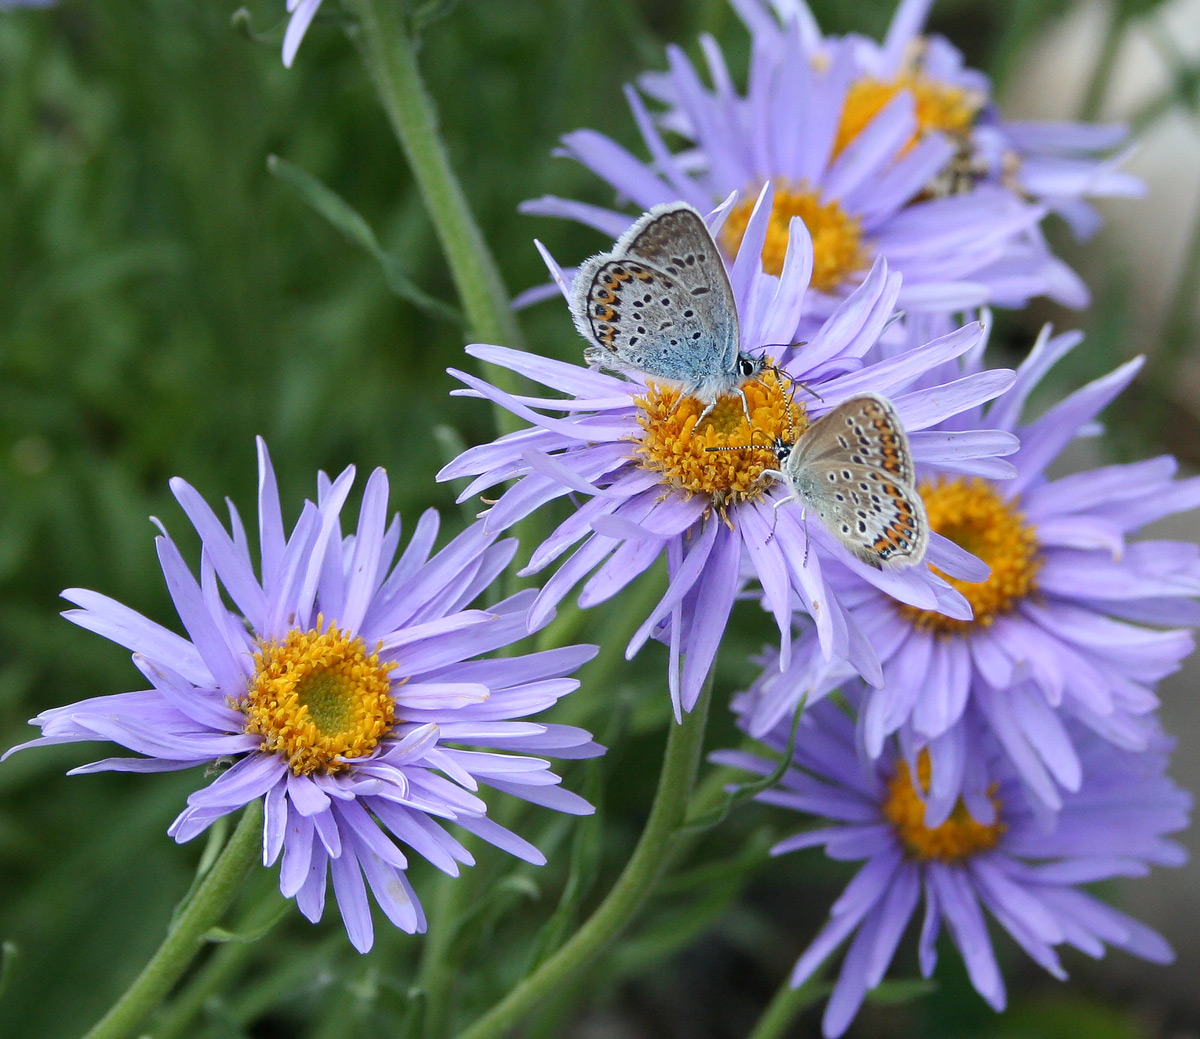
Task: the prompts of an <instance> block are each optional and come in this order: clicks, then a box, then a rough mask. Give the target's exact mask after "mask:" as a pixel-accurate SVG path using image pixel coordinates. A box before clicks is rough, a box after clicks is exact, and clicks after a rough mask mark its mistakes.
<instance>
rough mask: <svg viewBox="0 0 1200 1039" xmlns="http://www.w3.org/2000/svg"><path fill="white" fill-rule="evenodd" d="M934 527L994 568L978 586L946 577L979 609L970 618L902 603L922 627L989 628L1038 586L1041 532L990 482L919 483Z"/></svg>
mask: <svg viewBox="0 0 1200 1039" xmlns="http://www.w3.org/2000/svg"><path fill="white" fill-rule="evenodd" d="M920 492H921V498H922V499H923V500H924V502H925V511H926V512H927V513H928V515H929V527H930V529H931V530H935V531H937V532H938V533H939V534H941V535H942V536H943V537H946V538H949V539H950V540H951V541H953V542H954V543H955V544H956V545H958V546H959V547H961V548H965V549H966V550H967V551H968V552H970V553H971V554H972V555H975V556H978V557H979V558H980V559H982V560H983V561H984V562H985V563H987V565H988V566H990V567H991V569H992V572H991V574H990V575H989V576H988V578H987V580H986V581H980V582H978V583H977V584H976V583H971V582H969V581H962V580H960V579H958V578H956V577H949V576H947V575H946V574H942V573H941V571H940V570H938V569H937V567H934V571H935V572H936V573H938V574H940V575H941V576H942V577H945V578H946V580H947V581H949V582H950V584H952V585H953V586H954V587H955V588H957V589H958V590H959V591H960V592H962V594H963V595H964V596H965V597H966V599H967V601H968V602H969V603H970V604H971V608H972V609H973V610H974V611H975V616H974V617H973V618H972V619H971V620H968V621H960V620H954V619H953V618H951V617H946V616H944V615H943V614H940V613H935V612H934V611H932V610H918V609H916V608H915V607H912V606H901V607H899V609H900V613H901V615H902V616H904V617H905V618H907V619H909V620H911V621H912V622H913V623H915V624H916V625H917V626H918V627H921V628H925V629H926V630H929V631H935V632H941V633H945V634H949V633H956V632H969V631H970V630H971V629H972V628H975V627H980V626H982V627H987V626H988V625H990V624H991V623H992V622H993V621H994V620H995V619H996V618H997V617H1000V616H1003V615H1004V614H1006V613H1008V612H1009V611H1010V610H1012V609H1013V608H1014V607H1015V606H1016V604H1017V603H1018V602H1019V601H1020V600H1021V599H1023V598H1025V597H1026V596H1029V595H1032V594H1033V592H1034V591H1035V589H1036V587H1037V571H1038V567H1039V566H1040V563H1041V560H1040V557H1039V555H1038V541H1037V533H1036V531H1035V530H1034V528H1033V527H1032V526H1030V525H1029V524H1027V523H1026V522H1025V517H1024V516H1023V515H1022V514H1021V513H1020V512H1019V511H1018V509H1017V507H1016V505H1015V503H1014V502H1011V501H1006V500H1005V499H1004V498H1002V497H1001V496H1000V495H999V494H998V493H997V492H996V489H995V488H994V487H993V486H992V485H991V484H990V483H988V482H987V481H985V480H980V479H978V478H974V479H967V478H965V477H959V478H956V479H952V480H946V479H943V480H939V481H937V482H936V483H923V484H922V485H921V487H920Z"/></svg>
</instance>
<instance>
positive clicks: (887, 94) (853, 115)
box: [833, 69, 984, 156]
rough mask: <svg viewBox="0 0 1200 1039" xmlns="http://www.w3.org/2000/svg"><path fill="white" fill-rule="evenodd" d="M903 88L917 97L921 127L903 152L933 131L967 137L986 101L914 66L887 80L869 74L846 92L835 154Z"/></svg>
mask: <svg viewBox="0 0 1200 1039" xmlns="http://www.w3.org/2000/svg"><path fill="white" fill-rule="evenodd" d="M902 90H907V91H909V92H911V94H912V96H913V101H914V102H915V109H916V120H917V129H916V131H915V132H914V133H913V136H912V138H911V139H910V140H909V141H908V143H907V144H905V146H904V148H903V150H902V152H901V154H904V153H905V152H907V151H909V149H911V148H912V147H913V146H914V145H915V144H916V143H917V142H918V141H919V140H920V139H921V138H922V137H923V136H924V135H925V134H927V133H930V132H931V131H940V132H941V133H944V134H948V135H949V136H951V137H956V138H960V139H961V138H966V137H967V136H968V134H969V133H970V130H971V127H972V126H973V125H974V123H975V118H976V116H978V115H979V111H980V109H981V108H982V107H983V103H984V99H983V97H982V96H981V95H980V94H979V93H978V92H977V91H974V90H967V89H964V88H963V87H955V86H951V85H950V84H949V83H941V82H938V81H937V80H935V79H928V78H927V77H926V76H925V75H924V74H923V73H922V72H921V71H920V70H911V69H910V70H909V71H907V72H904V73H902V74H901V75H900V76H898V77H897V78H896V79H893V80H889V81H886V82H885V81H883V80H878V79H871V78H869V77H868V78H866V79H860V80H858V81H857V82H855V83H852V84H851V85H850V89H849V90H847V91H846V101H845V104H844V105H843V106H842V119H841V122H840V123H839V124H838V132H837V137H836V138H835V139H834V144H833V154H834V156H837V155H840V154H841V153H842V151H843V150H844V149H845V148H846V147H847V146H848V145H849V144H850V142H851V141H853V140H854V139H855V138H857V137H858V135H859V134H860V133H862V132H863V130H865V129H866V128H867V126H868V124H870V122H871V120H873V119H874V118H875V117H876V116H877V115H878V114H879V113H880V112H881V111H883V109H884V107H885V106H886V105H887V104H888V102H889V101H891V100H892V98H894V97H895V96H896V95H897V94H898V93H900V91H902Z"/></svg>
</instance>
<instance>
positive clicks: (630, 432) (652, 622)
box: [438, 186, 1017, 716]
mask: <svg viewBox="0 0 1200 1039" xmlns="http://www.w3.org/2000/svg"><path fill="white" fill-rule="evenodd" d="M770 207H771V189H770V186H767V188H765V189H764V191H763V192H762V194H761V195H760V196H759V199H758V205H757V207H756V209H755V210H754V213H753V214H752V216H751V217H750V220H749V224H748V226H747V229H746V233H745V237H744V239H743V243H742V248H741V250H740V251H739V253H738V255H737V257H736V258H735V260H734V261H733V263H732V265H731V266H730V281H731V284H732V287H733V291H734V295H735V297H736V300H737V307H738V312H739V317H740V322H741V334H740V341H741V344H742V349H744V350H749V351H752V352H757V351H760V350H763V349H765V348H766V347H768V346H771V345H779V344H788V343H791V342H792V335H793V333H794V331H795V329H796V328H797V327H798V325H799V324H800V322H801V321H802V320H803V319H805V317H806V314H807V311H806V306H807V303H806V299H807V297H806V295H805V292H804V289H805V287H806V285H807V283H808V279H809V276H810V273H811V271H812V245H811V241H810V239H809V237H808V234H807V231H806V230H805V228H804V225H803V224H802V223H801V222H800V221H799V220H796V221H793V232H792V239H791V244H790V246H789V250H788V256H787V261H786V263H785V265H784V269H783V271H782V273H781V275H780V276H779V277H775V276H773V275H770V274H767V273H765V272H764V271H763V270H762V267H761V264H760V263H759V262H758V255H759V252H760V251H761V247H762V242H763V237H764V235H765V234H766V224H767V219H768V216H769V213H770ZM725 210H727V206H726V207H723V208H722V209H721V210H718V211H717V212H716V213H714V214H713V216H712V217H711V218H710V223H711V224H714V225H718V224H719V221H720V220H721V218H722V216H723V215H724V212H725ZM546 258H547V262H548V264H549V265H550V268H551V273H552V275H553V277H554V279H555V281H556V282H557V283H558V284H559V285H560V286H561V287H562V288H563V289H564V294H566V290H567V278H566V276H565V275H564V274H563V272H562V271H561V270H560V269H559V268H558V267H557V265H556V264H554V262H553V260H551V259H550V258H549V257H548V256H547V257H546ZM899 291H900V279H899V278H898V276H897V275H895V274H894V273H892V272H891V271H890V268H889V267H888V264H887V263H886V262H885V261H884V260H882V259H880V260H877V261H876V262H875V264H874V266H873V267H872V269H871V271H870V273H869V274H868V276H867V278H866V279H865V280H864V282H863V284H862V285H861V286H860V287H859V288H858V289H857V290H856V291H855V292H853V293H851V294H850V296H848V297H847V298H846V299H845V300H843V301H842V302H841V303H840V304H839V305H838V306H837V307H836V308H835V310H834V312H833V313H832V314H831V315H830V316H829V317H828V318H827V319H826V320H824V321H822V322H816V323H815V328H816V330H815V332H813V333H812V335H811V336H810V338H809V341H808V342H807V343H806V344H805V345H804V346H803V347H802V348H798V349H795V350H792V351H789V352H788V353H789V357H788V359H787V361H786V362H785V366H786V375H787V377H788V378H790V379H794V380H796V382H797V383H798V384H802V385H804V386H806V387H807V390H798V391H797V392H798V393H803V394H805V396H806V397H807V398H808V399H806V401H805V406H806V408H807V411H808V415H809V417H810V418H811V419H815V418H818V417H819V416H820V415H822V414H824V413H825V412H826V411H828V410H829V409H830V408H832V407H834V406H835V405H836V404H838V403H839V402H840V401H842V400H845V399H847V398H848V397H852V396H854V395H856V394H859V393H863V392H874V393H879V394H883V395H885V396H887V397H889V398H890V399H891V400H892V402H893V403H894V404H895V406H896V409H897V411H898V413H899V415H900V418H901V420H902V421H903V423H904V426H905V428H906V429H907V430H908V432H909V435H910V439H911V444H912V448H913V451H914V454H915V456H916V457H917V458H918V459H919V460H921V461H922V462H924V463H925V464H927V465H930V466H933V467H937V468H945V469H948V470H953V471H963V472H972V473H975V472H978V473H985V474H987V475H990V476H999V477H1003V476H1004V475H1007V474H1010V473H1011V469H1009V468H1008V467H1007V463H1005V462H1004V461H1002V460H1001V459H1000V458H999V457H997V456H1001V455H1005V454H1009V453H1011V452H1012V451H1013V450H1015V448H1016V445H1017V442H1016V440H1015V438H1013V437H1012V436H1011V434H1009V433H1006V432H998V431H994V430H987V429H975V428H972V429H963V430H960V431H957V432H955V433H953V434H946V433H937V434H936V435H933V436H929V435H927V434H926V433H925V432H924V431H925V430H927V429H929V428H930V427H933V426H936V425H937V424H938V423H940V422H942V421H944V420H945V419H946V418H948V417H949V416H951V415H953V414H956V413H958V412H959V411H962V410H963V409H967V408H972V407H975V406H977V405H978V404H980V403H981V402H983V401H985V400H988V399H990V398H992V397H994V396H995V395H996V394H997V393H1000V392H1002V391H1003V390H1004V389H1005V388H1006V387H1007V386H1008V385H1009V384H1010V383H1011V380H1012V378H1013V375H1012V373H1011V372H1010V371H1007V370H992V371H974V372H971V373H964V374H962V375H961V377H959V376H951V377H948V378H945V379H939V380H938V383H937V385H935V386H931V387H922V388H920V389H914V388H913V386H914V383H915V382H916V381H917V380H918V379H919V377H920V376H921V375H922V373H924V372H926V371H928V370H929V369H930V368H933V367H939V368H940V367H941V366H943V365H945V366H947V367H950V368H952V367H954V365H955V363H956V361H955V359H956V358H959V357H961V356H962V355H964V354H966V353H967V352H969V351H971V350H972V349H973V348H975V347H976V346H977V344H978V343H979V341H980V339H981V337H982V334H983V329H982V326H981V325H980V324H979V323H977V322H976V323H972V324H970V325H968V326H966V327H964V328H960V329H955V330H954V331H952V332H950V333H948V334H946V335H943V336H941V337H939V338H937V339H936V340H935V341H933V342H930V343H928V344H923V345H922V348H921V349H918V350H911V351H908V352H907V353H905V354H904V355H903V356H892V357H883V358H881V357H880V355H879V354H878V353H877V343H878V340H879V337H880V335H881V333H882V332H883V330H884V329H885V328H886V327H887V325H888V324H889V322H890V321H891V320H892V318H893V314H894V308H895V304H896V298H897V295H898V293H899ZM568 298H569V296H568ZM467 350H468V353H470V354H471V355H472V356H475V357H478V358H480V359H481V360H485V361H487V362H489V363H492V364H496V365H499V366H502V367H506V368H509V369H511V370H512V371H514V372H517V373H519V374H521V375H523V376H526V377H528V378H530V379H532V380H534V381H535V382H538V383H540V384H542V385H543V386H546V387H548V388H549V389H551V390H553V391H555V392H557V393H559V394H565V395H566V396H560V397H530V396H515V395H513V394H509V393H506V392H504V391H502V390H500V389H498V388H497V387H495V386H493V385H491V384H489V383H488V382H486V381H485V380H483V379H480V378H478V377H477V376H474V375H471V374H468V373H466V372H461V371H457V370H454V369H452V370H451V372H452V374H454V375H455V376H456V377H457V378H458V379H460V380H461V381H462V382H464V383H465V384H466V385H467V387H468V389H467V390H464V391H459V392H460V393H464V394H467V395H471V396H480V397H484V398H487V399H488V400H491V401H493V402H495V403H497V404H500V405H501V406H503V407H505V408H507V409H508V410H510V411H511V412H513V413H514V414H515V415H517V416H518V417H520V418H521V419H523V420H524V421H526V422H528V423H529V426H528V427H527V428H525V429H522V430H519V431H517V432H515V433H511V434H508V435H506V436H503V437H501V438H499V439H498V440H496V441H494V442H493V443H490V444H484V445H480V446H478V447H473V448H471V449H469V450H467V451H466V452H464V453H463V454H462V455H461V456H460V457H459V458H457V459H456V460H455V461H453V462H451V463H450V464H449V465H448V466H446V467H445V468H444V469H443V470H442V471H441V472H440V473H439V475H438V478H439V479H441V480H449V479H457V478H461V477H470V478H472V479H471V482H470V483H469V485H468V486H467V487H466V489H465V490H463V491H462V493H461V494H460V496H459V500H460V501H465V500H467V499H469V498H471V497H474V496H475V495H477V494H480V493H481V492H483V491H486V490H487V489H489V488H491V487H494V486H495V485H497V484H499V483H502V482H504V481H507V480H512V479H515V480H516V482H515V484H513V485H512V486H511V487H509V488H508V489H506V490H504V491H503V492H502V493H501V494H500V496H499V498H498V499H497V500H496V501H495V503H494V504H492V505H491V507H490V508H489V509H488V510H487V511H486V512H484V513H483V520H482V522H483V523H484V525H485V527H486V529H487V530H489V531H491V532H494V533H498V532H500V531H502V530H505V529H507V528H508V527H510V526H511V525H512V524H514V523H516V522H517V521H518V520H520V519H522V518H523V517H525V516H528V515H529V514H530V513H532V512H533V511H535V510H536V509H538V508H541V507H543V506H545V505H547V504H548V503H549V502H551V501H553V500H555V499H558V498H563V497H566V496H568V495H581V496H583V498H584V499H585V500H584V501H583V504H581V505H580V506H579V508H578V509H577V510H576V511H575V512H574V513H573V514H572V515H571V516H570V517H568V518H567V519H566V520H565V521H563V522H562V523H561V524H560V525H559V526H558V527H557V528H556V529H555V530H554V531H553V532H552V533H551V534H550V535H549V537H547V538H546V539H545V540H544V541H543V543H542V544H540V545H538V546H536V547H534V548H533V550H532V555H531V557H530V560H529V563H528V564H527V566H526V567H525V569H524V571H523V573H536V572H540V571H541V570H542V569H544V568H545V567H547V566H548V565H550V564H551V563H553V562H554V561H556V560H558V559H560V558H561V557H563V556H564V555H566V554H567V553H568V552H571V550H572V549H573V550H574V551H573V552H572V554H570V555H569V556H568V557H567V558H566V560H565V561H564V562H563V563H562V564H561V566H560V567H559V569H558V570H557V571H556V572H555V573H554V574H553V575H552V576H551V577H550V578H549V580H547V581H546V583H545V585H544V586H543V588H542V590H541V591H540V592H539V593H538V595H537V598H536V600H535V601H534V603H533V606H532V608H531V611H530V621H531V623H533V624H542V623H545V622H546V621H547V620H548V619H549V618H550V617H552V616H553V615H554V612H555V609H556V608H557V606H558V604H559V602H561V600H562V599H563V598H564V597H565V596H566V595H567V593H568V592H569V591H570V590H571V589H572V588H573V587H575V586H576V585H579V584H580V583H581V582H583V588H582V590H581V591H580V595H579V602H580V604H581V605H582V606H585V607H588V606H593V605H596V604H597V603H600V602H603V601H605V600H607V599H609V598H611V597H612V596H614V595H616V594H617V593H618V592H620V591H621V590H622V589H623V588H625V587H626V586H627V585H628V584H629V583H630V582H631V581H632V580H634V578H636V577H637V576H638V575H640V574H642V573H643V572H644V571H645V570H647V569H648V568H649V567H650V566H651V565H652V564H653V563H654V562H655V560H656V559H658V558H659V557H661V556H664V555H665V557H666V562H667V572H668V578H669V586H668V589H667V592H666V594H665V595H664V596H663V598H662V599H661V600H660V602H659V603H658V605H657V606H655V607H654V609H653V610H651V612H650V614H649V615H648V616H647V617H646V618H645V620H644V622H643V623H642V625H641V626H640V628H639V629H638V631H637V632H636V634H635V635H634V636H633V638H632V640H631V641H630V643H629V646H628V649H627V655H629V656H632V655H633V654H634V653H636V652H637V650H638V649H639V648H640V647H641V646H642V645H643V644H644V643H645V642H646V641H647V640H648V639H649V638H651V637H655V636H657V637H660V638H662V639H664V640H665V641H666V642H667V643H668V644H669V646H670V651H671V658H670V659H671V664H670V670H669V676H668V677H669V688H670V693H671V698H672V702H673V704H674V706H675V710H676V714H677V716H678V715H679V714H680V712H681V711H688V710H691V708H692V706H693V705H694V703H695V702H696V698H697V697H698V695H699V692H700V689H701V686H702V684H703V681H704V679H705V677H706V676H707V674H708V673H709V670H710V668H711V666H712V662H713V659H714V657H715V654H716V651H717V647H718V645H719V643H720V639H721V635H722V633H723V632H724V630H725V626H726V623H727V621H728V618H729V614H730V611H731V609H732V607H733V603H734V599H735V597H736V596H737V595H738V593H739V592H740V590H741V589H742V587H743V585H744V577H743V567H744V564H746V565H748V568H749V569H750V571H751V572H752V573H753V574H754V575H755V576H756V577H757V580H758V582H759V583H760V584H761V587H762V592H763V598H764V602H765V604H766V607H767V609H768V610H769V612H770V613H771V614H772V615H773V617H774V618H775V620H776V623H777V625H778V627H779V630H780V632H781V633H788V632H790V630H791V617H792V612H793V609H794V608H796V607H797V605H798V606H799V607H800V608H802V609H803V610H805V611H806V612H808V613H809V615H810V616H812V617H813V618H814V620H815V624H816V630H817V632H818V635H819V639H820V654H821V656H822V658H823V659H825V660H839V661H840V660H848V661H849V662H850V666H851V667H852V668H853V669H854V670H856V671H857V672H858V673H861V674H862V675H863V676H864V677H865V678H866V679H867V680H868V681H869V682H873V683H877V682H879V681H880V680H881V677H882V676H881V672H880V670H879V664H878V658H877V655H876V652H875V649H874V647H873V646H872V645H871V643H870V642H869V640H867V639H866V638H864V637H863V634H862V632H861V631H859V630H858V628H857V626H856V625H854V624H853V623H850V622H849V615H848V614H847V612H846V611H845V610H844V609H843V607H842V605H841V603H840V602H839V600H838V597H837V595H836V594H835V592H834V587H833V585H832V584H831V583H830V581H829V574H830V573H831V572H833V571H837V570H841V569H848V570H850V571H853V572H854V573H857V574H859V575H861V577H862V578H863V579H864V580H865V581H867V582H868V583H870V585H871V586H872V587H875V588H878V589H879V590H880V591H882V592H883V593H885V594H886V595H887V596H890V597H895V598H896V599H898V600H900V601H903V602H906V603H911V604H913V605H916V606H919V607H920V608H922V609H932V610H939V611H942V612H945V613H948V614H951V615H954V616H962V617H965V616H967V615H969V607H967V606H966V603H965V600H963V598H962V597H961V595H960V594H959V593H958V592H957V591H955V590H954V589H952V588H951V587H950V586H949V585H948V584H947V583H946V582H945V581H944V580H943V579H942V578H940V577H938V576H937V575H935V574H934V573H933V572H932V571H931V570H930V568H929V566H928V565H926V564H924V563H922V564H921V565H919V566H914V567H911V568H908V569H904V570H876V569H873V568H872V567H870V566H868V565H866V564H864V563H861V562H859V561H858V560H857V559H855V558H854V557H853V556H851V555H850V553H849V552H848V551H847V550H846V549H845V548H844V547H842V545H841V544H840V543H838V542H837V541H836V539H835V538H834V537H833V535H832V534H830V533H828V532H827V531H825V530H824V529H823V528H822V527H821V525H820V523H819V522H811V521H806V520H804V519H802V516H801V511H802V510H801V509H800V508H799V507H787V506H785V507H782V508H779V509H775V508H774V505H775V503H776V502H777V501H778V500H779V499H781V498H783V497H785V496H786V494H787V492H786V489H785V488H784V487H782V486H780V485H772V486H769V487H766V488H765V489H764V492H763V494H762V495H761V496H759V497H755V498H748V499H746V500H743V501H737V502H734V503H729V504H725V505H724V506H723V509H724V516H723V517H722V516H721V515H719V514H718V512H719V510H718V509H717V508H715V507H714V506H715V503H714V501H713V500H712V499H711V498H710V497H708V496H706V495H703V494H692V493H690V492H687V491H684V490H681V489H680V488H678V487H676V486H674V485H672V484H670V483H669V482H668V481H666V480H664V479H663V476H662V474H661V473H659V472H656V471H653V470H652V469H648V468H645V467H643V466H642V464H641V463H640V462H639V458H638V455H637V453H636V448H637V442H638V440H639V438H640V437H641V435H642V432H643V431H642V427H641V426H640V425H639V423H638V416H639V414H640V411H639V405H638V404H637V398H638V397H639V396H643V395H644V394H645V393H646V384H645V383H644V382H642V381H639V380H637V379H634V378H627V377H625V376H621V375H609V374H605V373H603V372H600V371H594V370H590V369H587V368H584V367H581V366H579V365H575V364H567V363H564V362H562V361H557V360H552V359H550V358H546V357H539V356H535V355H532V354H527V353H522V352H519V351H514V350H509V349H506V348H503V347H499V346H489V345H472V346H469V347H468V348H467ZM943 370H944V369H943ZM555 413H559V414H557V415H556V414H555ZM560 415H561V417H560ZM810 539H811V541H810ZM927 558H928V562H930V563H934V564H936V565H937V566H938V567H940V568H941V569H942V570H944V571H945V572H947V573H952V574H956V575H960V576H963V577H964V578H967V579H981V578H982V577H983V576H985V574H986V568H984V567H982V566H981V565H980V563H979V562H978V560H976V559H974V557H972V556H970V555H969V554H967V553H966V552H964V551H962V550H961V549H959V548H958V547H957V546H956V545H954V544H953V543H952V542H949V541H947V540H946V539H944V538H940V537H937V536H935V537H934V539H933V542H932V544H931V546H930V549H929V553H928V557H927ZM747 561H748V563H747ZM592 571H595V572H594V573H592V576H591V577H590V578H587V575H588V574H589V573H591V572H592ZM585 578H587V580H586V581H585ZM788 645H789V642H786V641H785V643H784V660H785V661H786V654H787V647H788Z"/></svg>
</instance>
